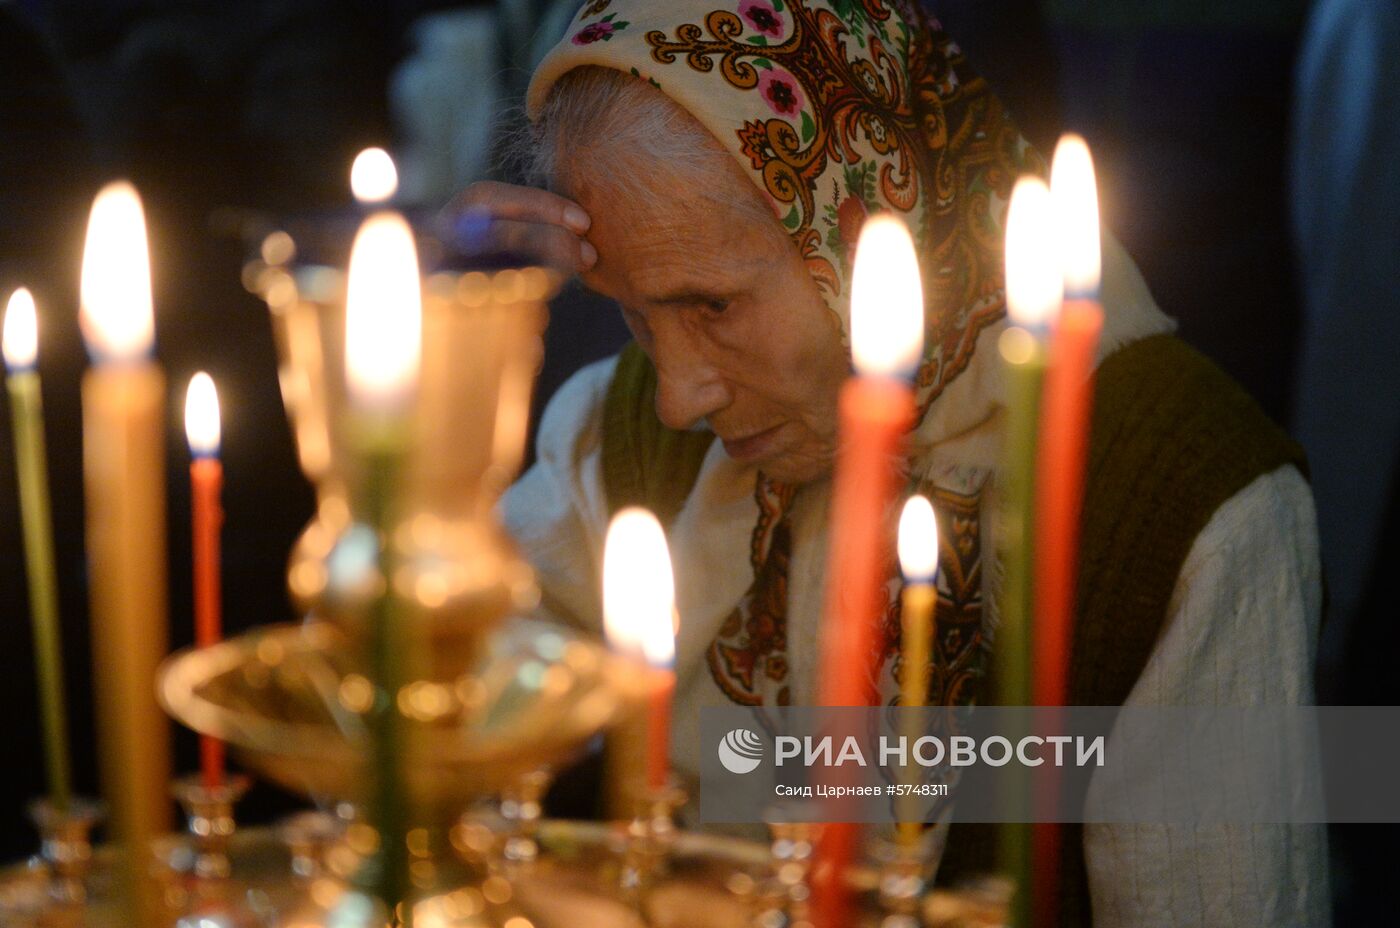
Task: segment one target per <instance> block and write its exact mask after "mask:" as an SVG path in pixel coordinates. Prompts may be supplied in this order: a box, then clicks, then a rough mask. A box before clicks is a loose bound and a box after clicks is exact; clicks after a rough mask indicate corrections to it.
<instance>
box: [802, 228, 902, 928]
mask: <svg viewBox="0 0 1400 928" xmlns="http://www.w3.org/2000/svg"><path fill="white" fill-rule="evenodd" d="M923 334H924V303H923V291H922V287H921V285H920V282H919V268H918V259H917V258H916V257H915V254H914V243H913V241H912V240H911V239H910V237H909V231H908V229H906V228H905V226H904V224H903V223H902V222H900V221H899V220H898V219H896V218H894V217H893V216H890V215H880V216H876V217H874V218H872V219H871V220H870V221H869V222H867V223H866V224H865V227H864V228H863V229H862V230H861V235H860V242H859V244H858V246H857V248H856V260H855V271H854V273H853V275H852V280H851V355H852V359H853V361H854V363H855V367H856V373H857V376H855V377H853V378H852V379H850V380H849V381H847V382H846V384H845V385H844V386H843V387H842V389H841V396H840V401H839V406H838V415H839V434H840V446H839V448H838V451H837V455H836V476H835V485H834V488H833V491H832V492H833V496H832V507H831V524H830V527H829V539H830V541H829V546H828V549H827V570H826V576H827V583H828V586H827V590H826V603H825V614H824V616H823V620H822V655H821V677H820V687H821V697H820V698H821V703H822V705H826V706H868V705H871V704H872V703H873V702H874V700H875V695H876V694H875V691H874V680H873V677H874V672H873V671H874V667H873V664H872V662H873V660H874V658H875V654H874V651H875V647H874V643H875V631H876V628H877V623H878V621H879V617H880V589H881V587H882V586H883V585H884V583H885V580H886V579H887V578H888V577H889V574H890V569H891V566H892V563H893V558H892V554H893V550H892V549H893V534H894V531H893V530H894V522H893V520H892V518H891V515H892V512H891V510H892V504H893V502H894V501H895V497H896V495H897V492H898V472H897V469H896V468H897V462H898V460H899V453H900V448H901V445H902V443H903V440H904V434H905V433H906V432H907V431H908V430H909V428H910V427H911V426H912V425H913V423H914V392H913V390H912V389H911V388H910V386H909V378H910V377H911V376H912V375H913V373H914V372H915V371H916V370H917V368H918V364H919V359H920V357H921V355H922V353H923ZM858 837H859V827H858V826H857V825H856V824H854V823H851V822H832V823H828V824H827V825H826V826H825V828H823V830H822V836H821V839H820V840H819V841H818V844H817V851H816V859H815V862H814V863H815V866H814V870H813V882H814V887H813V891H814V896H815V906H814V911H815V912H816V913H817V917H818V919H819V920H820V924H822V925H829V926H845V925H847V924H849V923H850V911H851V908H850V906H851V903H850V893H849V890H848V888H847V886H846V883H845V879H844V875H845V872H846V868H847V867H848V866H849V865H850V863H851V861H852V859H853V857H854V856H855V853H856V847H857V839H858Z"/></svg>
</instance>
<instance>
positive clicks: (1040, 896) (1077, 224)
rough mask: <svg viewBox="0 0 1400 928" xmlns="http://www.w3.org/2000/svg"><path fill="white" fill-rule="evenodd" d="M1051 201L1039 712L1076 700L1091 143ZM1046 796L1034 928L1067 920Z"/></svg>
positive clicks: (1061, 150)
mask: <svg viewBox="0 0 1400 928" xmlns="http://www.w3.org/2000/svg"><path fill="white" fill-rule="evenodd" d="M1050 193H1051V199H1052V201H1053V203H1054V207H1055V212H1056V217H1055V218H1056V222H1057V225H1058V227H1059V232H1060V234H1059V236H1058V241H1059V243H1060V251H1061V267H1062V271H1063V274H1064V282H1065V294H1066V299H1065V301H1064V304H1063V307H1062V308H1061V310H1060V313H1059V317H1058V318H1057V319H1056V320H1055V321H1054V324H1053V325H1054V330H1053V335H1052V340H1051V343H1050V363H1049V369H1048V370H1047V371H1046V375H1045V388H1044V394H1043V399H1042V405H1041V425H1040V435H1041V445H1040V455H1039V458H1038V460H1037V470H1036V485H1037V487H1038V488H1039V495H1038V497H1037V500H1036V503H1037V506H1036V514H1035V518H1036V526H1035V534H1036V539H1035V544H1034V546H1033V547H1034V550H1035V555H1036V563H1035V588H1036V659H1035V664H1034V666H1035V678H1034V681H1033V693H1034V696H1035V702H1036V705H1038V706H1051V707H1054V706H1063V705H1065V704H1066V703H1067V702H1068V701H1069V660H1070V645H1071V641H1072V640H1073V629H1074V605H1075V602H1074V600H1075V579H1076V574H1077V570H1078V553H1079V526H1080V513H1081V511H1082V509H1083V503H1084V469H1085V460H1086V455H1087V452H1088V446H1089V422H1090V414H1091V411H1092V404H1093V377H1094V362H1095V357H1096V352H1097V348H1098V342H1099V333H1100V332H1101V331H1102V329H1103V308H1102V307H1101V306H1100V305H1099V302H1098V298H1097V294H1098V289H1099V280H1100V275H1101V270H1100V265H1101V255H1100V246H1099V214H1098V195H1097V191H1096V189H1095V182H1094V165H1093V158H1092V157H1091V156H1090V154H1089V147H1088V145H1086V144H1085V142H1084V140H1083V139H1082V138H1080V137H1078V136H1076V135H1067V136H1065V137H1063V138H1062V139H1061V140H1060V144H1059V145H1058V146H1057V147H1056V150H1055V160H1054V164H1053V166H1052V168H1051V178H1050ZM1043 772H1045V773H1047V774H1048V775H1049V777H1050V780H1049V781H1048V782H1047V783H1046V789H1044V790H1042V792H1041V794H1040V795H1041V797H1042V802H1041V806H1042V808H1041V812H1042V814H1041V815H1040V816H1038V818H1040V819H1041V821H1040V822H1039V823H1038V824H1037V825H1036V826H1035V830H1034V835H1033V838H1032V855H1033V859H1034V874H1035V875H1034V884H1033V891H1034V895H1035V899H1036V901H1037V904H1036V907H1035V912H1036V916H1035V918H1036V923H1037V924H1038V925H1044V926H1047V928H1048V926H1051V925H1054V924H1055V923H1056V920H1057V918H1058V914H1059V875H1060V857H1061V830H1060V827H1059V825H1058V824H1056V823H1054V822H1049V821H1045V820H1044V819H1045V818H1047V817H1048V813H1049V812H1050V811H1051V808H1052V802H1053V799H1052V797H1054V796H1055V795H1056V794H1057V793H1058V784H1057V783H1055V779H1056V778H1055V771H1054V770H1049V769H1047V770H1046V771H1043Z"/></svg>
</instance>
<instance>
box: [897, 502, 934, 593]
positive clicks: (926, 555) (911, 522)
mask: <svg viewBox="0 0 1400 928" xmlns="http://www.w3.org/2000/svg"><path fill="white" fill-rule="evenodd" d="M899 569H900V571H902V572H903V574H904V579H905V581H906V582H909V583H929V582H931V581H932V580H933V578H934V575H935V574H937V573H938V520H937V519H935V518H934V515H933V504H932V503H930V502H929V501H928V498H927V497H925V496H923V495H921V494H917V493H916V494H914V495H913V496H911V497H909V499H908V500H907V501H906V502H905V503H904V511H903V512H902V513H900V516H899Z"/></svg>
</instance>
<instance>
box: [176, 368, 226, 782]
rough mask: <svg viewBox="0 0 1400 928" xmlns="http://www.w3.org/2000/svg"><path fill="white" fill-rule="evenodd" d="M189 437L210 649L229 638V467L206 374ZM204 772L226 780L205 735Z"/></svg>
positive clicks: (199, 579)
mask: <svg viewBox="0 0 1400 928" xmlns="http://www.w3.org/2000/svg"><path fill="white" fill-rule="evenodd" d="M185 437H186V439H187V440H188V441H189V445H190V455H191V457H192V458H193V460H192V461H190V511H191V514H192V518H193V523H194V525H193V532H192V536H191V537H192V538H193V541H194V643H195V645H196V646H197V647H201V648H207V647H209V646H210V645H213V644H217V643H218V641H219V640H220V639H221V638H222V637H223V628H222V626H223V621H222V616H221V608H220V594H219V589H220V584H219V533H220V531H221V530H222V528H223V524H224V510H223V506H222V504H221V503H220V501H219V496H220V494H221V493H222V492H223V487H224V467H223V464H221V463H220V462H219V439H220V422H219V395H218V392H217V391H216V390H215V389H214V381H213V380H212V379H211V378H210V376H209V375H208V374H206V373H204V372H203V371H200V372H199V373H198V374H195V375H194V377H192V378H190V386H189V391H188V392H187V393H186V394H185ZM199 769H200V773H201V775H202V776H203V779H204V785H205V787H206V788H208V789H213V788H215V787H217V786H219V785H220V784H221V783H223V779H224V745H223V742H222V741H220V740H219V739H217V738H211V737H209V736H208V735H200V738H199Z"/></svg>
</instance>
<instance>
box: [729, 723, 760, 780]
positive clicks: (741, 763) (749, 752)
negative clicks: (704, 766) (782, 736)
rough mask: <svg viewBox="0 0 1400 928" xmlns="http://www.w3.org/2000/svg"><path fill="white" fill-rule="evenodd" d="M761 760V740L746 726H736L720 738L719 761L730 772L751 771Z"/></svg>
mask: <svg viewBox="0 0 1400 928" xmlns="http://www.w3.org/2000/svg"><path fill="white" fill-rule="evenodd" d="M762 760H763V740H762V739H761V738H759V737H758V735H757V734H755V733H754V732H751V731H749V730H748V729H747V728H736V729H734V730H733V731H731V732H730V733H729V734H727V735H725V736H724V737H723V738H721V739H720V742H719V762H720V763H721V764H723V765H724V769H725V770H728V771H729V772H730V773H751V772H752V771H753V769H754V768H755V767H757V766H758V765H759V763H760V762H761V761H762Z"/></svg>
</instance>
